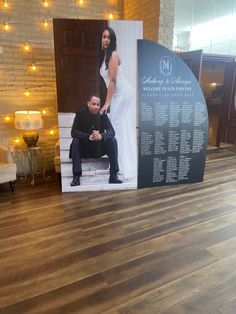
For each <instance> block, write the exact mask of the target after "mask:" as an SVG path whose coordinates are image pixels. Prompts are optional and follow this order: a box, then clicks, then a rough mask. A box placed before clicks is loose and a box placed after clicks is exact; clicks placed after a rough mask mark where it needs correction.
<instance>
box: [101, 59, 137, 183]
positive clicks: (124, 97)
mask: <svg viewBox="0 0 236 314" xmlns="http://www.w3.org/2000/svg"><path fill="white" fill-rule="evenodd" d="M100 74H101V76H102V78H103V79H104V82H105V84H106V86H107V87H108V83H109V77H108V69H106V66H105V62H103V64H102V66H101V68H100ZM108 116H109V119H110V121H111V123H112V125H113V128H114V129H115V133H116V139H117V142H118V163H119V169H120V171H119V172H120V174H122V176H123V178H124V179H130V178H135V177H136V176H137V135H136V120H137V117H136V101H135V93H134V90H133V88H132V87H131V85H130V84H129V83H128V81H127V80H126V78H125V77H124V74H123V72H122V66H121V65H119V66H118V72H117V78H116V87H115V92H114V94H113V97H112V100H111V104H110V113H109V114H108Z"/></svg>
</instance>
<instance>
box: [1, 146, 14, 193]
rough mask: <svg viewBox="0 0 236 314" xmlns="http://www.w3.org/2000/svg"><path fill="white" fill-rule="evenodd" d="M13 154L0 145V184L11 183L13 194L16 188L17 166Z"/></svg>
mask: <svg viewBox="0 0 236 314" xmlns="http://www.w3.org/2000/svg"><path fill="white" fill-rule="evenodd" d="M12 155H13V153H12V152H11V151H10V150H9V149H8V148H6V147H5V146H3V145H0V184H1V183H5V182H9V184H10V188H11V190H12V192H13V191H14V188H15V180H16V164H15V163H13V161H12Z"/></svg>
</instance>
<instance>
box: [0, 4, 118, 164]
mask: <svg viewBox="0 0 236 314" xmlns="http://www.w3.org/2000/svg"><path fill="white" fill-rule="evenodd" d="M8 2H9V7H8V8H4V7H3V4H2V1H1V2H0V24H1V25H0V138H1V139H0V143H3V144H6V145H8V146H10V145H13V144H14V139H15V138H22V133H23V131H21V130H16V129H15V127H14V121H13V118H14V112H15V111H16V110H40V111H41V110H46V112H47V113H46V115H45V116H43V121H44V127H43V128H42V129H40V130H39V136H40V142H41V143H49V144H50V145H51V148H52V149H51V156H48V158H49V167H50V166H51V167H52V166H53V158H52V157H53V146H54V144H55V142H56V141H57V139H58V135H57V134H56V135H55V136H50V135H49V130H50V129H51V128H54V129H55V130H57V125H58V122H57V99H56V78H55V62H54V43H53V29H52V19H53V18H87V19H108V15H109V13H110V12H113V13H114V18H117V19H118V18H121V16H122V15H123V14H122V13H123V11H122V10H123V1H121V0H108V1H103V0H90V1H89V0H87V1H84V7H80V6H79V5H78V3H79V1H76V0H63V1H62V0H49V1H48V2H49V7H48V8H45V7H43V6H42V2H43V1H41V0H9V1H8ZM44 20H47V21H48V22H49V27H48V29H44V28H43V27H42V25H41V22H42V21H44ZM4 22H9V25H10V29H9V31H8V32H6V31H4V30H3V23H4ZM25 42H28V43H29V45H30V47H31V49H30V51H29V52H24V51H23V50H22V44H23V43H25ZM32 63H34V64H35V65H36V66H37V71H36V72H33V71H32V70H31V69H30V65H31V64H32ZM25 88H27V89H28V90H29V91H30V96H29V97H26V96H25V95H24V91H25ZM6 115H9V116H10V118H11V119H10V121H9V122H6V121H5V119H4V118H5V116H6Z"/></svg>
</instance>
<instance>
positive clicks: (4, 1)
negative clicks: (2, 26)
mask: <svg viewBox="0 0 236 314" xmlns="http://www.w3.org/2000/svg"><path fill="white" fill-rule="evenodd" d="M2 2H3V6H4V8H8V1H7V0H3V1H2Z"/></svg>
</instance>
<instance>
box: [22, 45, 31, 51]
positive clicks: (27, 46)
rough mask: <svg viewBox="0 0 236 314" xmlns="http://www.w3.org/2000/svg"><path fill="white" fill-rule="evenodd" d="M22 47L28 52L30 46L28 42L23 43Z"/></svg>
mask: <svg viewBox="0 0 236 314" xmlns="http://www.w3.org/2000/svg"><path fill="white" fill-rule="evenodd" d="M23 48H24V51H26V52H28V51H29V50H30V46H29V44H28V43H24V46H23Z"/></svg>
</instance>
